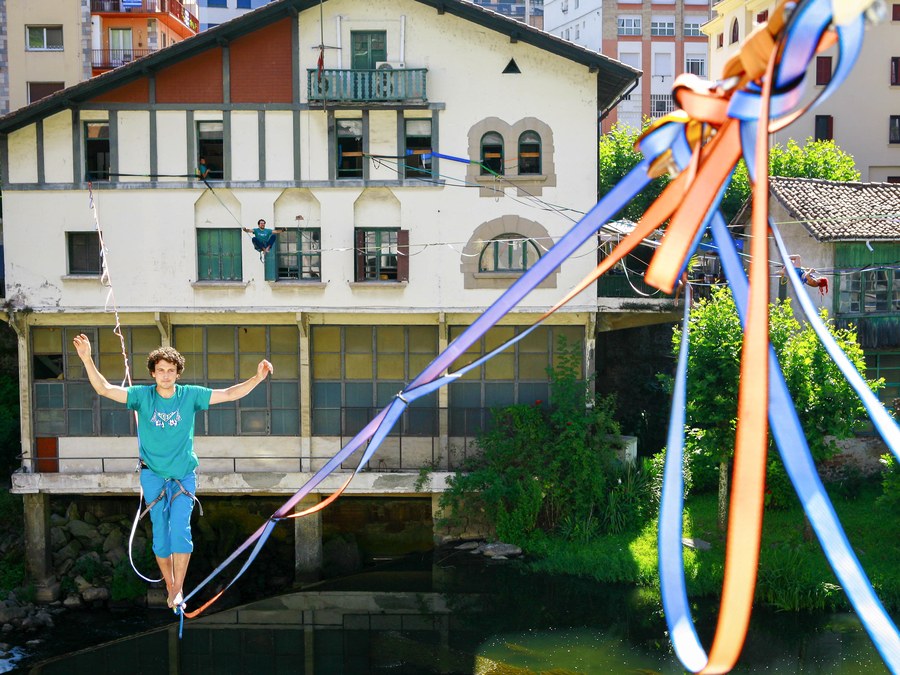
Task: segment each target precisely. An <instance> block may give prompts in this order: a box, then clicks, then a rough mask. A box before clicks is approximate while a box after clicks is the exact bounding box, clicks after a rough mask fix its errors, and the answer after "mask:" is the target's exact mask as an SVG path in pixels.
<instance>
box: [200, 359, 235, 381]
mask: <svg viewBox="0 0 900 675" xmlns="http://www.w3.org/2000/svg"><path fill="white" fill-rule="evenodd" d="M206 363H207V369H208V377H209V378H210V379H216V380H233V379H235V377H234V355H233V354H210V355H209V356H208V357H207V359H206Z"/></svg>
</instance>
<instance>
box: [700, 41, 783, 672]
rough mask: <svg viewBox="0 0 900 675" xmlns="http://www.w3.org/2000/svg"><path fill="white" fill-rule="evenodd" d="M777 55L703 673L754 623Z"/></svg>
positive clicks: (764, 116) (714, 668) (737, 645)
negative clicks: (721, 562) (714, 616)
mask: <svg viewBox="0 0 900 675" xmlns="http://www.w3.org/2000/svg"><path fill="white" fill-rule="evenodd" d="M776 54H777V50H775V49H773V50H772V51H771V56H770V58H769V64H768V66H767V68H766V76H765V79H764V80H763V87H762V92H761V97H760V104H761V105H760V108H761V109H760V114H759V127H758V131H757V134H758V135H757V140H756V166H757V168H758V171H757V180H756V183H755V184H754V185H753V216H752V220H751V235H752V237H751V240H750V255H751V259H750V297H749V306H748V310H747V323H746V327H745V331H744V345H743V349H742V353H741V381H740V388H739V391H738V427H737V437H736V440H735V450H734V476H733V480H732V484H731V504H730V508H729V512H728V533H727V538H726V544H725V578H724V581H723V584H722V603H721V605H720V608H719V620H718V624H717V626H716V637H715V639H714V640H713V646H712V649H710V654H709V661H708V662H707V664H706V667H705V668H704V669H703V671H702V672H703V673H727V672H729V671H730V670H731V669H732V668H733V667H734V664H735V663H736V662H737V659H738V657H739V656H740V653H741V649H742V647H743V645H744V639H745V637H746V635H747V627H748V626H749V624H750V612H751V610H752V608H753V594H754V591H755V590H756V576H757V570H758V565H759V547H760V541H761V539H762V520H763V495H764V493H765V483H766V449H767V441H768V431H769V429H768V418H767V409H768V392H769V368H768V347H769V263H768V260H769V250H768V249H769V241H768V229H769V228H768V219H767V216H768V206H769V204H768V197H769V181H768V171H766V167H768V159H769V147H768V133H769V100H770V98H771V93H772V77H773V73H774V70H775V62H776Z"/></svg>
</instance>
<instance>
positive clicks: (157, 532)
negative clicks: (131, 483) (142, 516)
mask: <svg viewBox="0 0 900 675" xmlns="http://www.w3.org/2000/svg"><path fill="white" fill-rule="evenodd" d="M179 482H180V483H181V485H182V486H184V489H185V490H187V491H188V492H190V493H191V495H193V494H195V493H196V491H197V476H196V474H195V473H194V472H193V471H191V472H190V473H189V474H188V475H187V476H185V477H184V478H181V479H179V480H178V482H176V481H175V480H166V479H165V478H160V477H159V476H157V475H156V474H155V473H153V472H152V471H151V470H150V469H142V470H141V487H142V488H143V489H144V500H145V501H146V502H147V503H148V504H150V503H151V502H153V501H154V500H155V499H156V498H157V497H159V495H160V493H161V492H162V491H163V489H165V491H166V494H165V496H164V497H163V498H162V499H160V500H159V501H158V502H156V504H154V505H153V508H151V509H150V522H151V523H152V524H153V553H154V554H155V555H156V556H157V557H159V558H168V557H169V556H171V555H172V554H173V553H191V552H193V550H194V542H193V540H192V539H191V511H193V510H194V499H193V497H191V496H190V495H186V494H184V493H183V492H182V491H181V487H179V485H178V483H179Z"/></svg>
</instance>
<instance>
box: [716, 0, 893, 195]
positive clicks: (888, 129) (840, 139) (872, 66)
mask: <svg viewBox="0 0 900 675" xmlns="http://www.w3.org/2000/svg"><path fill="white" fill-rule="evenodd" d="M775 4H776V3H775V2H773V1H771V0H746V1H745V0H723V1H722V2H719V3H717V4H716V5H715V6H714V7H713V10H714V14H715V15H714V17H713V19H712V20H711V21H710V22H709V23H708V24H706V25H704V26H703V32H704V34H706V35H707V36H709V46H710V65H711V73H712V76H713V77H715V76H716V73H720V72H721V71H722V67H723V66H724V64H725V63H726V62H727V60H728V59H729V58H730V57H731V56H733V55H734V54H736V53H737V52H738V50H739V48H740V45H741V44H742V42H743V41H744V39H745V38H746V36H747V35H748V33H750V32H752V31H753V30H754V29H755V28H756V27H757V26H758V25H759V24H760V23H763V22H765V21H767V20H768V17H769V12H771V11H772V10H773V9H774V7H775ZM885 7H886V12H885V15H884V16H882V17H880V21H879V22H878V23H874V24H872V25H870V26H869V27H868V28H867V30H866V35H865V38H864V42H863V48H862V53H861V54H860V56H859V59H858V61H857V63H856V65H855V67H854V69H853V72H852V73H851V75H850V77H849V78H848V79H847V81H845V82H844V83H843V84H842V85H841V86H840V88H839V89H838V90H837V91H835V92H834V93H833V94H832V95H831V97H830V98H828V99H827V100H826V101H825V102H823V103H822V104H821V105H819V106H817V107H816V108H815V109H813V110H812V111H810V112H809V113H808V114H806V115H804V116H803V117H802V118H800V119H799V120H797V121H796V122H794V123H793V124H791V125H790V126H789V127H787V128H786V129H784V130H783V131H780V132H778V133H777V134H776V135H775V141H776V142H780V143H786V142H787V140H788V139H790V138H793V139H795V140H796V141H797V142H799V143H801V144H802V143H803V142H804V141H805V140H806V139H807V138H814V139H817V140H824V139H833V140H834V142H835V143H836V144H837V145H838V146H839V147H840V148H841V149H842V150H844V151H845V152H847V153H849V154H851V155H853V157H854V159H855V160H856V168H857V169H858V170H859V171H860V173H861V180H863V181H865V182H900V3H897V2H893V3H886V5H885ZM837 59H838V55H837V53H836V50H835V49H834V48H832V49H830V50H828V51H826V52H823V53H822V54H820V55H818V56H817V57H816V59H815V62H814V64H813V65H812V66H811V67H810V71H809V73H807V78H808V80H807V87H808V89H809V90H810V91H809V94H808V96H809V97H812V96H815V95H817V94H818V93H820V92H821V91H822V90H823V89H824V88H825V86H826V85H827V84H828V83H829V82H830V81H831V76H832V73H833V72H834V68H835V65H836V64H837Z"/></svg>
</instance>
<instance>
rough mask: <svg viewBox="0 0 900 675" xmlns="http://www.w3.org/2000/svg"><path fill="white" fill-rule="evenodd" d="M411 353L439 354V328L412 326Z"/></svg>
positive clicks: (410, 336) (409, 329)
mask: <svg viewBox="0 0 900 675" xmlns="http://www.w3.org/2000/svg"><path fill="white" fill-rule="evenodd" d="M407 330H408V331H409V351H410V352H413V353H424V354H437V328H436V327H434V326H410V327H409V328H408V329H407Z"/></svg>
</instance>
